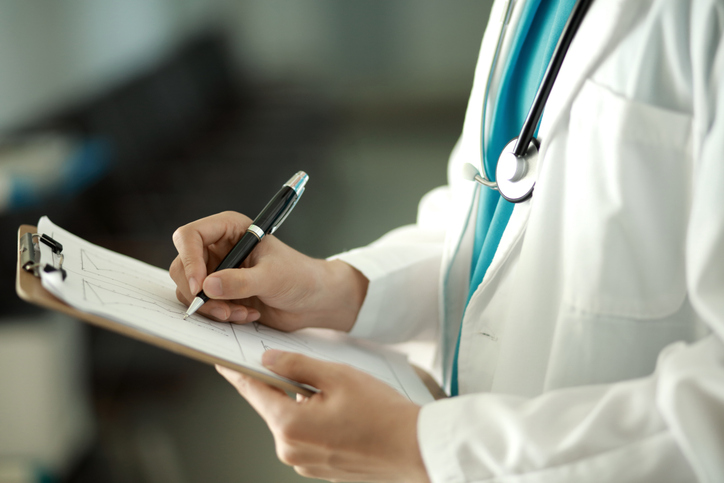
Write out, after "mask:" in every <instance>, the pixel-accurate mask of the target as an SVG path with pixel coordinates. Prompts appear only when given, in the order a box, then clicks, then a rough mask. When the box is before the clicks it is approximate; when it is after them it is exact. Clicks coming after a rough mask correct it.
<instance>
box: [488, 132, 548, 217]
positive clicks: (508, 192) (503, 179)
mask: <svg viewBox="0 0 724 483" xmlns="http://www.w3.org/2000/svg"><path fill="white" fill-rule="evenodd" d="M517 141H518V138H515V139H513V140H512V141H510V142H509V143H508V145H507V146H505V148H504V149H503V152H502V153H501V154H500V157H499V158H498V166H497V167H496V169H495V181H496V182H497V183H498V191H499V192H500V195H501V196H502V197H503V198H505V199H506V200H508V201H510V202H512V203H520V202H521V201H525V200H526V199H528V198H530V196H531V195H532V194H533V188H534V187H535V180H536V175H537V173H538V148H539V146H540V145H539V143H538V140H537V139H535V138H533V139H532V140H531V142H530V143H529V144H528V150H527V151H526V152H525V153H524V154H523V155H521V156H516V155H515V146H516V143H517Z"/></svg>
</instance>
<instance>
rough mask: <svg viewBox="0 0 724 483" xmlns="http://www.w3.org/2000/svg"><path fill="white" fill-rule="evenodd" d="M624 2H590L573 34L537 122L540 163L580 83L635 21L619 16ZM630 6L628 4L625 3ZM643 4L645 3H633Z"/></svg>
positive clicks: (578, 89) (607, 0)
mask: <svg viewBox="0 0 724 483" xmlns="http://www.w3.org/2000/svg"><path fill="white" fill-rule="evenodd" d="M626 1H627V0H599V1H597V2H593V4H592V5H591V7H590V8H589V11H588V13H587V14H586V18H585V19H584V20H583V23H582V24H581V27H580V28H579V30H578V32H577V33H576V36H575V38H574V39H573V42H572V43H571V46H570V47H569V49H568V53H567V54H566V58H565V60H564V61H563V64H562V66H561V70H560V72H559V73H558V77H557V78H556V82H555V84H554V86H553V89H552V90H551V93H550V96H549V98H548V102H547V103H546V107H545V111H544V113H543V117H542V119H541V126H540V129H539V136H538V137H539V139H540V140H541V153H540V155H541V163H539V164H538V170H539V172H540V169H541V167H542V164H543V162H544V160H545V149H546V142H545V141H546V139H548V138H550V137H551V136H552V135H553V133H554V132H555V130H556V128H557V127H558V126H559V125H560V123H561V122H562V121H563V120H565V119H566V118H567V117H568V111H569V110H570V107H571V103H572V102H573V99H574V98H575V97H576V96H577V95H578V92H579V91H580V89H581V87H582V86H583V82H584V81H585V79H586V78H587V77H589V76H590V75H591V73H592V71H593V70H594V69H595V68H596V66H597V65H598V64H599V63H600V62H601V59H602V58H603V57H604V56H605V55H606V54H607V53H609V52H610V51H611V50H612V49H613V48H614V47H615V45H616V43H617V42H616V41H615V39H616V38H617V37H618V38H620V37H621V32H623V31H626V30H627V27H626V26H627V25H628V22H627V21H626V20H627V18H628V19H629V21H633V19H634V18H636V16H635V15H633V14H631V15H628V13H631V12H628V13H627V15H623V13H624V10H625V9H624V3H626ZM629 3H632V2H629ZM633 3H640V4H644V3H646V2H633Z"/></svg>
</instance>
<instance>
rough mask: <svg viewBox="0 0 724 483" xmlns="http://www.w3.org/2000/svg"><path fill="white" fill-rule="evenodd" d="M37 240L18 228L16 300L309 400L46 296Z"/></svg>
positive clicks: (308, 391) (264, 377) (285, 386)
mask: <svg viewBox="0 0 724 483" xmlns="http://www.w3.org/2000/svg"><path fill="white" fill-rule="evenodd" d="M41 236H42V235H39V234H38V233H37V228H36V227H35V226H32V225H21V226H20V229H19V230H18V263H17V267H16V278H15V290H16V291H17V293H18V296H20V298H21V299H23V300H25V301H26V302H30V303H31V304H34V305H38V306H40V307H44V308H46V309H50V310H56V311H58V312H62V313H64V314H67V315H69V316H71V317H74V318H77V319H80V320H82V321H84V322H87V323H89V324H92V325H95V326H98V327H102V328H104V329H107V330H110V331H112V332H116V333H119V334H122V335H125V336H128V337H130V338H132V339H137V340H140V341H143V342H146V343H148V344H151V345H155V346H157V347H161V348H163V349H166V350H169V351H171V352H175V353H176V354H180V355H183V356H186V357H190V358H192V359H196V360H198V361H201V362H205V363H207V364H218V365H221V366H224V367H228V368H230V369H233V370H235V371H238V372H241V373H243V374H246V375H249V376H252V377H254V378H256V379H259V380H260V381H262V382H265V383H267V384H269V385H272V386H275V387H278V388H279V389H282V390H284V391H289V392H294V393H299V394H303V395H305V396H311V395H312V394H314V393H315V390H314V388H311V387H309V386H306V385H300V384H298V383H295V382H293V381H289V380H284V379H277V378H275V377H273V376H270V375H268V374H264V373H261V372H257V371H255V370H253V369H250V368H248V367H244V366H240V365H237V364H234V363H232V362H229V361H227V360H225V359H222V358H220V357H215V356H213V355H210V354H207V353H205V352H201V351H198V350H195V349H192V348H190V347H187V346H185V345H182V344H179V343H176V342H173V341H170V340H166V339H164V338H163V337H159V336H156V335H153V334H149V333H147V332H143V331H141V330H137V329H135V328H133V327H130V326H127V325H125V324H122V323H120V322H115V321H113V320H109V319H106V318H104V317H100V316H98V315H95V314H91V313H87V312H83V311H80V310H77V309H75V308H73V307H71V306H69V305H67V304H66V303H64V302H62V301H61V300H60V299H58V298H56V297H55V296H54V295H53V294H51V293H50V292H48V291H47V290H46V289H45V288H44V287H43V285H42V284H41V281H40V278H39V277H38V276H37V275H36V274H38V273H39V272H38V271H39V270H42V269H43V267H41V264H40V259H39V255H38V249H37V243H40V237H41ZM51 240H52V239H51ZM61 249H62V248H61ZM60 268H62V266H61V267H50V269H51V270H52V269H60Z"/></svg>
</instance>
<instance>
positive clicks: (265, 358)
mask: <svg viewBox="0 0 724 483" xmlns="http://www.w3.org/2000/svg"><path fill="white" fill-rule="evenodd" d="M281 354H282V351H279V350H276V349H268V350H267V351H265V352H264V354H262V356H261V363H262V364H264V366H266V367H272V366H274V364H276V362H277V360H278V359H279V356H280V355H281Z"/></svg>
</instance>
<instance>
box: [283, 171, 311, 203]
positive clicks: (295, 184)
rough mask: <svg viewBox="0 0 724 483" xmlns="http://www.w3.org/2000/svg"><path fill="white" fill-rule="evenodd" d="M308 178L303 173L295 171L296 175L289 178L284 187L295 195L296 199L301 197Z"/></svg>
mask: <svg viewBox="0 0 724 483" xmlns="http://www.w3.org/2000/svg"><path fill="white" fill-rule="evenodd" d="M308 180H309V176H307V173H305V172H304V171H297V174H295V175H294V176H292V177H291V178H289V181H287V182H286V183H284V186H288V187H290V188H291V189H293V190H294V191H295V192H296V193H297V197H299V196H302V192H303V191H304V186H305V185H306V184H307V181H308Z"/></svg>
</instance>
